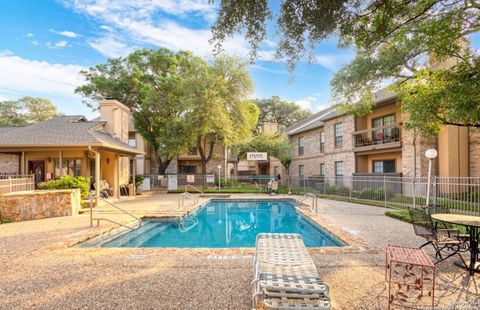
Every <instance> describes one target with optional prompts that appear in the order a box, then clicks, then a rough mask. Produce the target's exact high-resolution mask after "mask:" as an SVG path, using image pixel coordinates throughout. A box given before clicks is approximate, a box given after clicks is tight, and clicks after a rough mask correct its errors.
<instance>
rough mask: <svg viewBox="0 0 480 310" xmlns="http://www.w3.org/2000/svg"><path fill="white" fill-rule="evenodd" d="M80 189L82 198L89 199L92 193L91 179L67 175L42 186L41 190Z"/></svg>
mask: <svg viewBox="0 0 480 310" xmlns="http://www.w3.org/2000/svg"><path fill="white" fill-rule="evenodd" d="M72 188H79V189H80V194H81V196H82V198H87V197H88V195H89V193H90V178H85V177H80V176H79V177H73V176H71V175H67V176H64V177H62V178H61V179H58V180H53V181H50V182H47V183H44V184H42V185H41V186H40V189H45V190H55V189H72Z"/></svg>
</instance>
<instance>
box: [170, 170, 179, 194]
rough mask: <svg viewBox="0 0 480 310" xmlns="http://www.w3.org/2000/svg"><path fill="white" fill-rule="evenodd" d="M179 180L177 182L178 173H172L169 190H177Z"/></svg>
mask: <svg viewBox="0 0 480 310" xmlns="http://www.w3.org/2000/svg"><path fill="white" fill-rule="evenodd" d="M177 187H178V182H177V175H176V174H171V175H169V176H168V190H169V191H174V190H177Z"/></svg>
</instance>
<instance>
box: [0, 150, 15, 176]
mask: <svg viewBox="0 0 480 310" xmlns="http://www.w3.org/2000/svg"><path fill="white" fill-rule="evenodd" d="M19 170H20V167H19V158H18V156H17V155H13V154H0V174H16V173H18V171H19Z"/></svg>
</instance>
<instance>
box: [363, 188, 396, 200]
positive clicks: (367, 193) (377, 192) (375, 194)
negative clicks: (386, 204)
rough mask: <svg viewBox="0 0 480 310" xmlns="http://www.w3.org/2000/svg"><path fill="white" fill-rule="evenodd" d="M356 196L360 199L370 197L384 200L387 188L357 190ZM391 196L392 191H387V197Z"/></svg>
mask: <svg viewBox="0 0 480 310" xmlns="http://www.w3.org/2000/svg"><path fill="white" fill-rule="evenodd" d="M354 196H355V198H359V199H370V200H384V199H385V190H384V189H383V188H377V189H375V188H366V189H364V190H362V191H361V192H356V193H355V194H354ZM390 196H391V193H390V192H389V191H387V199H388V198H389V197H390Z"/></svg>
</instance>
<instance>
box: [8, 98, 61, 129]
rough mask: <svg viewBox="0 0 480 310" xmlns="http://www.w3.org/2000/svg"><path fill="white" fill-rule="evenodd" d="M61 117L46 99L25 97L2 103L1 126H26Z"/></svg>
mask: <svg viewBox="0 0 480 310" xmlns="http://www.w3.org/2000/svg"><path fill="white" fill-rule="evenodd" d="M59 115H60V113H59V112H58V110H57V108H56V107H55V105H53V103H52V102H51V101H50V100H49V99H46V98H38V97H23V98H20V99H18V100H7V101H2V102H0V126H25V125H28V124H31V123H36V122H42V121H45V120H48V119H51V118H53V117H56V116H59Z"/></svg>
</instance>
